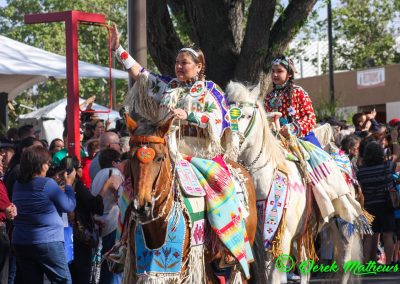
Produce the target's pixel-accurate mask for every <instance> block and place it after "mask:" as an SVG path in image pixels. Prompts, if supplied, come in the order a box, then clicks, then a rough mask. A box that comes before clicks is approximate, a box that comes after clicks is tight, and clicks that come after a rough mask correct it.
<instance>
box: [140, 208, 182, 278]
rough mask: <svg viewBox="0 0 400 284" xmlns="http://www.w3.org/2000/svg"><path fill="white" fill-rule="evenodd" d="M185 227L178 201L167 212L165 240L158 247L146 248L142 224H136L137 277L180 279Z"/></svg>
mask: <svg viewBox="0 0 400 284" xmlns="http://www.w3.org/2000/svg"><path fill="white" fill-rule="evenodd" d="M185 228H186V227H185V220H184V216H183V212H182V209H181V205H180V203H178V202H175V203H174V205H173V207H172V209H171V212H170V214H169V217H168V225H167V232H166V236H165V242H164V245H162V246H161V247H160V248H158V249H149V248H147V246H146V241H145V238H144V234H143V228H142V225H140V224H138V225H137V226H136V229H135V251H136V273H137V275H138V278H139V279H140V278H141V277H142V278H143V277H144V278H149V277H152V275H153V276H156V277H158V278H159V279H161V278H168V280H171V281H173V280H176V281H177V280H179V279H180V273H181V269H182V254H183V244H184V240H185V233H186V229H185ZM171 283H172V282H171ZM174 283H175V282H174Z"/></svg>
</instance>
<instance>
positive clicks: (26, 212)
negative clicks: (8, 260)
mask: <svg viewBox="0 0 400 284" xmlns="http://www.w3.org/2000/svg"><path fill="white" fill-rule="evenodd" d="M50 161H51V154H50V152H49V150H47V149H45V148H43V147H41V146H32V147H30V148H28V149H27V150H26V151H24V153H23V154H22V156H21V169H20V175H19V177H18V178H17V182H16V183H15V185H14V188H13V192H14V195H13V203H14V204H15V205H16V206H17V208H18V216H17V218H15V219H14V231H13V235H12V244H13V246H14V249H15V252H16V258H17V264H18V266H19V267H20V269H21V270H20V271H21V272H23V273H22V275H21V276H22V280H23V283H32V284H36V283H38V284H39V283H40V284H42V283H43V276H44V274H46V276H47V278H48V279H49V280H50V282H51V283H68V284H69V283H71V275H70V272H69V269H68V264H67V259H66V256H65V252H64V225H63V220H62V218H61V214H62V213H64V212H72V211H73V210H74V209H75V205H76V200H75V193H74V190H73V188H72V183H73V182H74V180H75V174H76V172H75V170H73V171H72V172H71V173H70V174H67V172H65V173H64V179H65V188H64V189H62V188H60V187H59V186H58V184H57V183H56V182H55V181H54V180H53V179H51V178H47V177H46V173H47V171H48V169H49V167H50Z"/></svg>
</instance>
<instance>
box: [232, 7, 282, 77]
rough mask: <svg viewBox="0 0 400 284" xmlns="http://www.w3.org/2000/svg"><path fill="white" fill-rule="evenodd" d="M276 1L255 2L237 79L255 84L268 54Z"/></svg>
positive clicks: (236, 72) (251, 10) (237, 68)
mask: <svg viewBox="0 0 400 284" xmlns="http://www.w3.org/2000/svg"><path fill="white" fill-rule="evenodd" d="M275 6H276V1H275V0H270V1H265V0H253V1H252V2H251V6H250V10H249V17H248V20H247V28H246V35H245V37H244V40H243V46H242V50H241V53H240V57H239V60H238V63H237V65H236V71H235V79H236V80H238V81H242V82H249V83H251V84H255V83H257V82H258V80H259V74H260V70H261V69H262V64H263V63H264V57H265V55H266V52H267V48H268V42H269V34H270V32H269V31H270V29H271V25H272V20H273V18H274V13H275Z"/></svg>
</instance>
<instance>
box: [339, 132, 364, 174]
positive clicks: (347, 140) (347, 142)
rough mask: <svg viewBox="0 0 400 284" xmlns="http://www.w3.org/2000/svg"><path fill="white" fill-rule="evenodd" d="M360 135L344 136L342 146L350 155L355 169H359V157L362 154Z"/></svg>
mask: <svg viewBox="0 0 400 284" xmlns="http://www.w3.org/2000/svg"><path fill="white" fill-rule="evenodd" d="M360 141H361V139H360V137H358V136H357V135H355V134H351V135H347V136H345V137H344V138H343V140H342V143H341V145H340V148H341V149H342V150H343V151H344V152H345V153H346V155H348V156H349V159H350V161H351V163H352V165H353V168H354V169H357V159H358V156H359V154H360Z"/></svg>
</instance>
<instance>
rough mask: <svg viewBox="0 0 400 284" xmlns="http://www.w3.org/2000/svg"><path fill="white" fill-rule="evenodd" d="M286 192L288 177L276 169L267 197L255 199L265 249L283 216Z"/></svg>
mask: <svg viewBox="0 0 400 284" xmlns="http://www.w3.org/2000/svg"><path fill="white" fill-rule="evenodd" d="M287 194H288V178H287V176H286V175H285V174H283V173H281V172H279V171H276V172H275V175H274V179H273V181H272V185H271V189H270V191H269V194H268V197H267V199H266V200H258V201H257V210H258V213H259V215H260V216H261V220H263V222H264V226H263V228H264V229H263V240H264V248H265V249H270V248H271V244H272V241H273V239H274V236H275V233H276V231H277V229H278V227H279V224H280V222H281V219H282V216H283V209H284V208H285V207H286V198H287Z"/></svg>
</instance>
